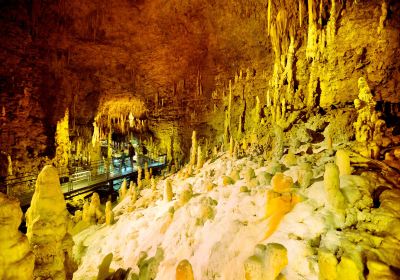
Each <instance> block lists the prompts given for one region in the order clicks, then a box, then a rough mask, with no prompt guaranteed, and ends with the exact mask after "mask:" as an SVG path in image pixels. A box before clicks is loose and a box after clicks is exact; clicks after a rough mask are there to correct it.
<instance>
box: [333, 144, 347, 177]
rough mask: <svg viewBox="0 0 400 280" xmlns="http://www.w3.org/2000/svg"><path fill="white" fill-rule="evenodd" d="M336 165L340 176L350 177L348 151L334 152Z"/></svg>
mask: <svg viewBox="0 0 400 280" xmlns="http://www.w3.org/2000/svg"><path fill="white" fill-rule="evenodd" d="M336 165H337V166H338V168H339V174H340V176H342V175H351V166H350V157H349V151H346V150H338V151H337V152H336Z"/></svg>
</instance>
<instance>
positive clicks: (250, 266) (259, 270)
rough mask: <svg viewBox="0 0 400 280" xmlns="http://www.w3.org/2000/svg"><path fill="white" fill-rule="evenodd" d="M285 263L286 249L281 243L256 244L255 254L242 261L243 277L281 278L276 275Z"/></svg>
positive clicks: (261, 279) (267, 279) (258, 279)
mask: <svg viewBox="0 0 400 280" xmlns="http://www.w3.org/2000/svg"><path fill="white" fill-rule="evenodd" d="M287 264H288V257H287V250H286V248H285V247H284V246H283V245H281V244H278V243H269V244H267V245H257V247H256V252H255V254H254V255H253V256H251V257H249V258H248V259H247V260H246V261H245V263H244V270H245V279H246V280H276V279H282V278H278V277H280V276H279V274H280V273H281V271H282V270H283V269H284V268H285V267H286V265H287Z"/></svg>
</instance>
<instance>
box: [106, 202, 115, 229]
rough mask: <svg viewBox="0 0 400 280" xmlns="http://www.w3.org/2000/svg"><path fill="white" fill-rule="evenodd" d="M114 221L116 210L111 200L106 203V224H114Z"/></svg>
mask: <svg viewBox="0 0 400 280" xmlns="http://www.w3.org/2000/svg"><path fill="white" fill-rule="evenodd" d="M113 223H114V212H113V210H112V204H111V201H107V203H106V225H112V224H113Z"/></svg>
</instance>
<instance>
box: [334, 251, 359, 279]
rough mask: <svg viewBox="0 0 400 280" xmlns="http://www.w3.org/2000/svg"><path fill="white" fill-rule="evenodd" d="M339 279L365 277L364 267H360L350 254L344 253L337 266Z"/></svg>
mask: <svg viewBox="0 0 400 280" xmlns="http://www.w3.org/2000/svg"><path fill="white" fill-rule="evenodd" d="M337 279H346V280H359V279H363V267H359V266H358V265H357V263H356V262H355V261H354V260H353V259H352V258H351V257H350V256H347V255H344V256H342V257H341V260H340V263H339V264H338V266H337Z"/></svg>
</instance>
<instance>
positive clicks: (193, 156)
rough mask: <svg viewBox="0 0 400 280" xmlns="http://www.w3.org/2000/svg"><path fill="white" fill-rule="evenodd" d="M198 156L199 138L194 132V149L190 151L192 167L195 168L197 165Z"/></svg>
mask: <svg viewBox="0 0 400 280" xmlns="http://www.w3.org/2000/svg"><path fill="white" fill-rule="evenodd" d="M196 154H197V137H196V131H195V130H193V133H192V148H191V150H190V162H189V164H190V165H192V166H195V164H196Z"/></svg>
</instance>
